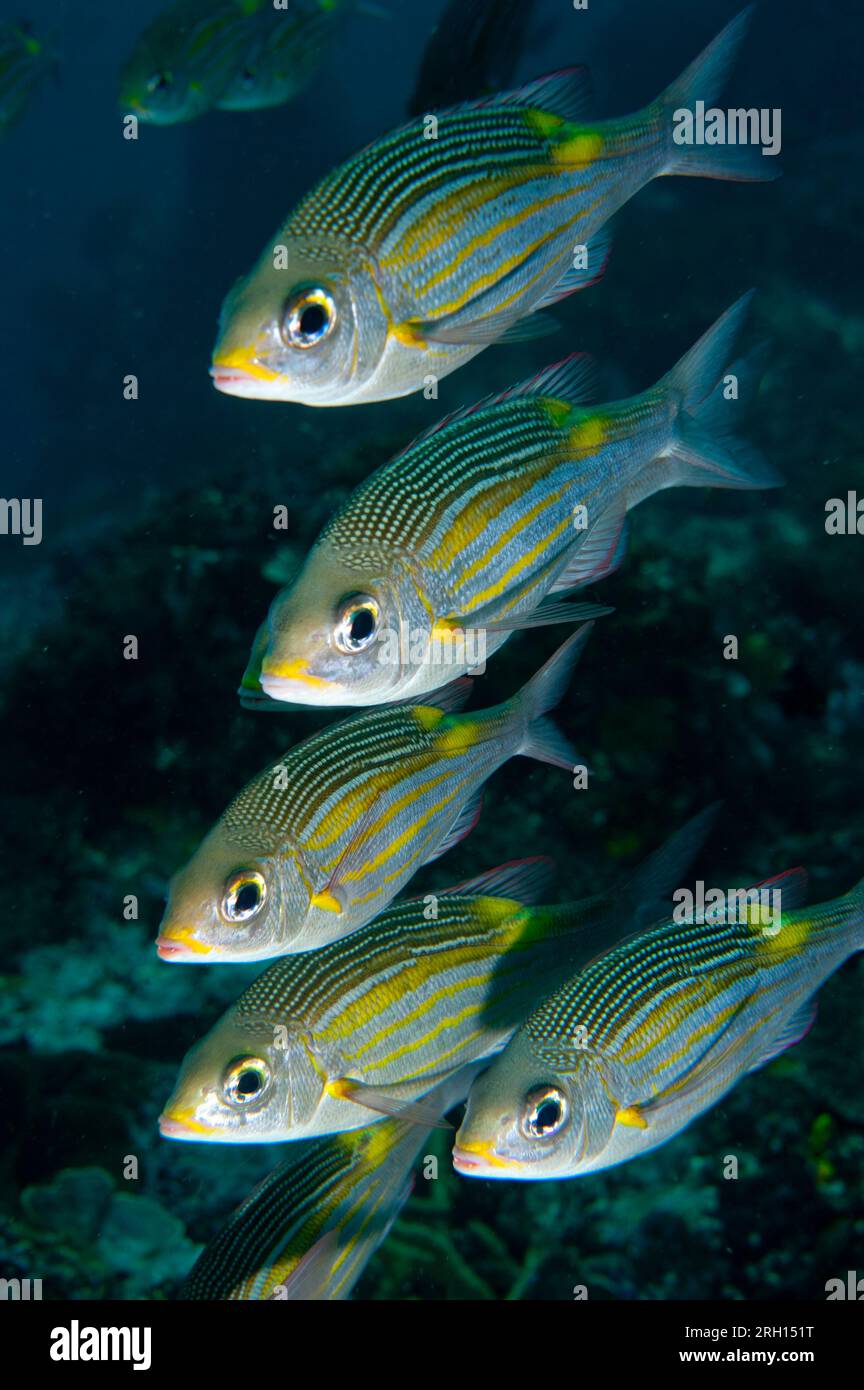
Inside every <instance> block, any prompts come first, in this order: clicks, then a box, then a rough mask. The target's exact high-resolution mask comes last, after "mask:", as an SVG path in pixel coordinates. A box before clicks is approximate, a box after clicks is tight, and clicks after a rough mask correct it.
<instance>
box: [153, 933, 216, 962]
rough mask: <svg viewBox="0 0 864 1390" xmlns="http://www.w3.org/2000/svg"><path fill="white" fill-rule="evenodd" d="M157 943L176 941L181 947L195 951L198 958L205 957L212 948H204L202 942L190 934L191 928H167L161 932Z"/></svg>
mask: <svg viewBox="0 0 864 1390" xmlns="http://www.w3.org/2000/svg"><path fill="white" fill-rule="evenodd" d="M158 940H159V941H166V942H171V941H176V942H177V943H178V944H179V945H181V946H186V947H187V948H188V949H189V950H190V951H195V952H196V954H198V955H199V956H206V955H208V954H209V952H210V951H212V950H213V947H212V946H205V945H204V942H203V941H198V940H197V939H196V937H195V936H194V935H193V933H192V928H191V927H169V928H168V929H167V930H166V931H161V932H160V933H159V937H158Z"/></svg>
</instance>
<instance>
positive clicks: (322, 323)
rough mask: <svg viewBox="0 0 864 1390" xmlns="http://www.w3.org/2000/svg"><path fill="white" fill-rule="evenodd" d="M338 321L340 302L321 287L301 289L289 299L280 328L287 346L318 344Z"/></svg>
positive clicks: (304, 346)
mask: <svg viewBox="0 0 864 1390" xmlns="http://www.w3.org/2000/svg"><path fill="white" fill-rule="evenodd" d="M335 323H336V301H335V300H334V299H333V297H332V295H329V294H328V293H327V291H326V290H325V289H321V288H320V287H316V288H311V289H304V290H301V292H300V293H299V294H295V295H292V297H291V298H290V299H288V300H286V302H285V307H284V309H283V311H282V322H281V324H280V326H279V331H280V333H281V335H282V341H283V343H284V344H285V346H286V347H294V348H312V347H317V345H318V343H320V342H322V341H323V340H324V338H326V337H327V335H328V333H331V332H332V330H333V327H334V325H335Z"/></svg>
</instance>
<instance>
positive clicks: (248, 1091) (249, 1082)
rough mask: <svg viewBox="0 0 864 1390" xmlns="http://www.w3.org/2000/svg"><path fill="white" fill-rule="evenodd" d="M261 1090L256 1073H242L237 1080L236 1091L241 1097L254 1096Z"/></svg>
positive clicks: (259, 1079)
mask: <svg viewBox="0 0 864 1390" xmlns="http://www.w3.org/2000/svg"><path fill="white" fill-rule="evenodd" d="M260 1090H261V1078H260V1076H259V1075H258V1073H257V1071H242V1072H241V1073H240V1075H239V1076H238V1078H237V1091H238V1094H239V1095H241V1096H255V1095H257V1094H258V1092H259V1091H260Z"/></svg>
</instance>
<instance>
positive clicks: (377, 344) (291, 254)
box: [210, 233, 388, 406]
mask: <svg viewBox="0 0 864 1390" xmlns="http://www.w3.org/2000/svg"><path fill="white" fill-rule="evenodd" d="M281 237H282V239H281V240H277V242H276V244H275V245H273V246H268V247H267V249H266V250H265V252H264V254H263V256H262V257H261V259H260V260H259V262H258V264H257V265H256V266H255V268H254V270H253V271H252V273H251V274H250V275H248V276H247V277H245V278H244V279H242V280H240V281H238V283H237V284H236V285H235V286H234V288H233V289H232V290H231V291H230V292H229V294H228V296H227V298H226V300H225V302H224V304H223V306H222V314H221V317H220V321H219V334H218V337H217V341H216V346H215V348H214V350H213V364H212V367H211V369H210V374H211V376H212V378H213V384H214V386H215V387H216V389H217V390H218V391H222V392H224V393H225V394H226V395H229V396H245V397H252V398H254V399H256V400H274V401H300V402H302V403H304V404H306V405H320V406H326V405H342V404H344V403H346V402H347V401H349V400H350V399H351V397H352V395H354V394H355V392H356V391H357V390H358V389H359V388H361V387H362V385H363V383H364V382H366V381H367V380H368V379H369V377H370V376H371V375H372V374H373V372H374V371H375V369H376V367H377V366H378V363H379V362H380V360H381V358H382V356H383V354H384V349H385V346H386V342H387V333H388V322H387V316H386V313H385V312H384V309H383V303H382V301H380V298H379V296H378V295H377V294H376V292H375V285H376V281H375V278H374V275H373V274H372V273H371V271H370V269H369V267H368V264H367V258H366V257H365V255H364V254H363V253H362V252H361V251H359V250H358V248H356V247H355V246H354V245H353V244H352V243H351V242H349V241H347V240H345V239H343V238H341V237H333V236H326V237H324V236H322V237H321V238H319V239H316V240H315V241H311V240H309V239H307V238H303V237H296V236H286V235H285V234H284V233H282V234H281Z"/></svg>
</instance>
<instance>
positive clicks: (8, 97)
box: [0, 20, 56, 138]
mask: <svg viewBox="0 0 864 1390" xmlns="http://www.w3.org/2000/svg"><path fill="white" fill-rule="evenodd" d="M54 71H56V56H55V54H54V53H53V52H52V50H51V49H50V48H49V46H48V45H47V44H46V43H45V42H44V41H43V40H42V39H40V38H38V37H37V36H36V34H34V33H33V31H32V30H31V28H30V26H29V24H27V23H26V22H25V21H23V20H22V21H20V22H19V23H15V22H14V21H13V22H7V23H5V24H0V138H2V136H4V135H5V134H7V132H8V131H10V130H11V129H12V128H13V126H15V125H17V123H18V121H20V120H21V118H22V116H23V115H24V113H25V111H26V110H27V108H28V106H29V105H30V103H31V101H32V100H33V97H34V96H35V94H36V92H37V91H38V90H39V88H40V87H41V86H42V83H43V82H44V81H45V79H46V77H47V76H48V75H49V73H51V72H54Z"/></svg>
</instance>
